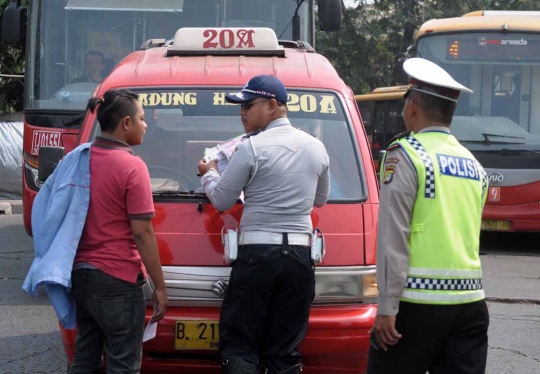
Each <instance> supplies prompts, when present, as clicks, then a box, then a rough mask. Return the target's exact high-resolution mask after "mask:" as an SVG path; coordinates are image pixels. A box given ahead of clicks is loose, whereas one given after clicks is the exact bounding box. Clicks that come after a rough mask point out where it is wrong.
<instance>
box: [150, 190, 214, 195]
mask: <svg viewBox="0 0 540 374" xmlns="http://www.w3.org/2000/svg"><path fill="white" fill-rule="evenodd" d="M152 195H153V196H168V197H206V194H205V193H204V192H195V191H188V190H180V191H153V192H152Z"/></svg>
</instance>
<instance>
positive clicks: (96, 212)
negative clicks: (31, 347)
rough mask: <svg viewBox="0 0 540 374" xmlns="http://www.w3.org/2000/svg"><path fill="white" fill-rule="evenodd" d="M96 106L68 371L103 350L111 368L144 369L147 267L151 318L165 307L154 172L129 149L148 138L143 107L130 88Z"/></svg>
mask: <svg viewBox="0 0 540 374" xmlns="http://www.w3.org/2000/svg"><path fill="white" fill-rule="evenodd" d="M98 106H99V107H98ZM96 107H98V110H97V118H98V121H99V123H100V126H101V132H102V136H98V137H97V138H96V140H95V141H94V142H93V144H92V147H91V157H90V202H89V206H88V214H87V218H86V223H85V226H84V230H83V233H82V236H81V239H80V241H79V246H78V249H77V254H76V256H75V261H74V266H73V272H72V287H73V296H74V298H75V301H76V303H77V313H76V318H77V325H78V332H77V340H76V351H75V358H74V360H73V364H72V366H71V368H70V371H69V372H70V374H82V373H94V372H97V370H98V369H99V367H100V359H101V354H102V351H103V348H105V355H106V363H107V373H115V374H116V373H126V374H127V373H130V374H132V373H139V371H140V365H141V351H142V336H143V330H144V317H145V310H146V301H145V298H144V294H143V287H144V284H145V278H146V276H147V275H146V274H147V271H148V274H149V275H150V277H151V278H152V280H153V282H154V284H155V286H156V289H155V291H154V297H153V298H154V303H155V304H154V305H155V307H156V309H157V313H156V315H155V316H154V318H153V320H154V321H157V320H160V319H162V318H163V317H164V316H165V312H166V310H167V294H166V291H165V282H164V280H163V273H162V270H161V264H160V260H159V255H158V249H157V241H156V237H155V235H154V230H153V227H152V223H151V218H152V217H154V204H153V200H152V188H151V185H150V176H149V173H148V168H147V167H146V165H145V163H144V162H143V161H142V160H141V159H140V158H139V157H136V156H134V155H133V152H132V150H131V147H130V146H132V145H138V144H141V143H142V140H143V137H144V133H145V130H146V123H145V120H144V110H143V108H142V106H141V104H140V103H139V101H138V98H137V95H135V94H134V93H132V92H131V91H128V90H110V91H107V92H106V93H105V95H104V97H103V98H95V99H91V100H90V102H89V104H88V108H89V110H91V111H92V112H94V111H95V110H96Z"/></svg>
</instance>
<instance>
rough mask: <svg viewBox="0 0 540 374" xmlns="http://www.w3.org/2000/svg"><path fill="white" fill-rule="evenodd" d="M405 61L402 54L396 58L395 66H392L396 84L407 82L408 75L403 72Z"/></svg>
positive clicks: (405, 58)
mask: <svg viewBox="0 0 540 374" xmlns="http://www.w3.org/2000/svg"><path fill="white" fill-rule="evenodd" d="M405 61H407V57H406V56H402V57H400V58H399V59H398V60H397V63H396V66H395V67H394V81H395V82H396V84H408V83H409V76H408V75H407V73H405V69H403V64H404V63H405Z"/></svg>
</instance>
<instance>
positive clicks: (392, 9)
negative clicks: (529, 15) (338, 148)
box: [316, 0, 540, 93]
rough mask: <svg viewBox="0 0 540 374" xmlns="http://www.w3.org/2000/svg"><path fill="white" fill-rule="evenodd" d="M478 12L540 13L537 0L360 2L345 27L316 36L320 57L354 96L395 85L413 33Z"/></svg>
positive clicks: (348, 15) (346, 14) (347, 13)
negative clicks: (430, 23) (433, 22)
mask: <svg viewBox="0 0 540 374" xmlns="http://www.w3.org/2000/svg"><path fill="white" fill-rule="evenodd" d="M476 10H540V2H539V1H538V0H374V2H370V3H369V4H368V3H367V1H365V0H356V2H355V5H354V6H353V7H348V8H345V7H344V14H343V26H342V29H341V31H339V32H335V33H325V32H317V35H316V40H317V43H316V47H317V52H319V53H321V54H323V55H325V56H326V57H327V58H328V59H329V60H330V62H332V64H333V65H334V67H335V68H336V70H337V71H338V73H339V75H340V76H341V77H342V78H343V80H344V81H345V82H346V83H347V84H348V85H349V86H350V87H351V88H352V89H353V91H354V92H355V93H367V92H369V91H371V90H373V89H375V88H377V87H382V86H391V85H393V84H395V82H394V81H393V70H394V67H395V63H396V61H397V59H398V58H399V57H400V56H402V55H403V53H404V52H405V51H406V50H407V47H409V46H410V45H411V44H412V41H413V37H414V33H415V32H416V30H418V28H420V26H421V25H422V24H423V23H424V22H426V21H428V20H430V19H434V18H448V17H459V16H461V15H463V14H465V13H468V12H472V11H476Z"/></svg>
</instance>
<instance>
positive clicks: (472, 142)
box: [459, 132, 525, 145]
mask: <svg viewBox="0 0 540 374" xmlns="http://www.w3.org/2000/svg"><path fill="white" fill-rule="evenodd" d="M482 136H483V137H484V140H460V141H459V142H460V143H468V144H486V145H491V144H525V142H505V141H497V140H495V141H493V140H490V139H489V137H490V136H493V137H497V138H505V139H520V140H525V138H524V137H522V136H511V135H499V134H488V133H485V132H483V133H482Z"/></svg>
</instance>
